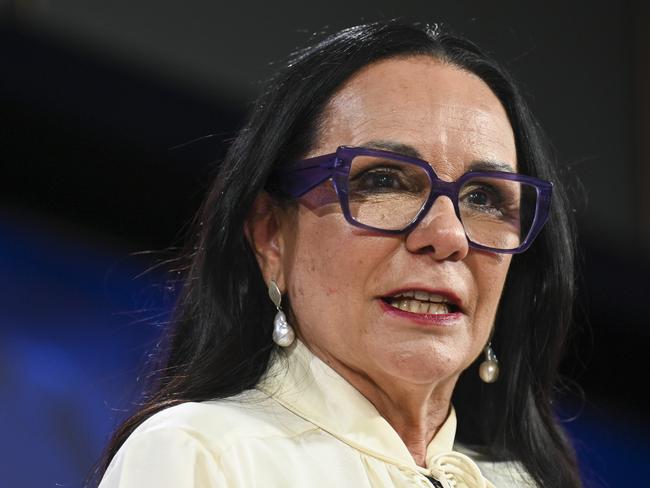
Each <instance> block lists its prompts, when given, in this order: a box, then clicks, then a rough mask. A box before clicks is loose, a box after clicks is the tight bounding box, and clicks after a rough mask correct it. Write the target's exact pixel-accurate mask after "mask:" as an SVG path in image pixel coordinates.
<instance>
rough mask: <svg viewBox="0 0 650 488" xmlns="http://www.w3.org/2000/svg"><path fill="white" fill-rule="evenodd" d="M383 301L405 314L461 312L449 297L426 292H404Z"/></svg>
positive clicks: (383, 298)
mask: <svg viewBox="0 0 650 488" xmlns="http://www.w3.org/2000/svg"><path fill="white" fill-rule="evenodd" d="M382 301H383V302H384V303H386V304H388V305H390V306H391V307H393V308H397V309H399V310H402V311H404V312H410V313H416V314H422V315H442V314H450V313H456V312H459V311H460V308H459V307H458V305H456V304H454V303H452V302H451V301H450V300H449V299H448V298H447V297H444V296H442V295H438V294H435V293H429V292H426V291H416V290H410V291H404V292H400V293H398V294H396V295H392V296H388V297H382Z"/></svg>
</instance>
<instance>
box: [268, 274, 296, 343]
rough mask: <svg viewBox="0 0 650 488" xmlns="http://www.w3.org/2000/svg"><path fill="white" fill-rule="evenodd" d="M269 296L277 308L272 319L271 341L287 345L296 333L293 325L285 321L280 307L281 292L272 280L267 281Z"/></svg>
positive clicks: (291, 341) (285, 318)
mask: <svg viewBox="0 0 650 488" xmlns="http://www.w3.org/2000/svg"><path fill="white" fill-rule="evenodd" d="M269 298H271V301H272V302H273V304H274V305H275V308H277V309H278V313H276V314H275V319H273V342H275V343H276V344H277V345H278V346H280V347H289V346H290V345H291V344H292V343H293V341H294V339H295V338H296V334H295V333H294V332H293V327H291V325H289V322H287V317H286V315H284V312H283V311H282V307H280V303H281V302H282V293H280V288H278V284H277V283H276V282H275V281H273V280H271V282H270V283H269Z"/></svg>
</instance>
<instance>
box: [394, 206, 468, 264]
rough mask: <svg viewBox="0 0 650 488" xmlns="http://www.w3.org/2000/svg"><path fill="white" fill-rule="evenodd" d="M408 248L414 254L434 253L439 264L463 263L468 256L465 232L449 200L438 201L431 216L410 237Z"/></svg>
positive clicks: (421, 222) (431, 209)
mask: <svg viewBox="0 0 650 488" xmlns="http://www.w3.org/2000/svg"><path fill="white" fill-rule="evenodd" d="M406 248H407V249H408V250H409V251H411V252H414V253H430V254H431V255H432V257H433V258H434V259H436V260H437V261H442V260H452V261H460V260H461V259H463V258H464V257H465V256H467V253H468V252H469V243H468V242H467V236H466V235H465V229H464V228H463V224H462V223H461V222H460V220H458V217H457V216H456V212H455V210H454V204H453V203H452V201H451V200H450V199H449V197H447V196H443V195H441V196H439V197H438V198H436V200H435V201H434V202H433V205H432V206H431V208H430V209H429V212H428V213H427V215H425V216H424V218H423V219H422V220H421V221H420V223H419V224H418V225H417V226H416V227H415V229H413V230H412V231H411V232H410V233H409V234H408V235H407V236H406Z"/></svg>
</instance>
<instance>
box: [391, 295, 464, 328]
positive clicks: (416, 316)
mask: <svg viewBox="0 0 650 488" xmlns="http://www.w3.org/2000/svg"><path fill="white" fill-rule="evenodd" d="M379 306H380V307H381V309H382V311H383V312H384V313H386V314H388V315H391V316H393V317H397V318H400V319H406V320H410V321H411V322H415V323H418V324H422V325H450V324H451V323H453V322H457V321H459V320H460V319H461V318H462V317H463V314H462V313H461V312H449V313H414V312H408V311H406V310H400V309H399V308H395V307H393V306H392V305H391V304H390V303H388V302H386V301H385V300H381V299H380V300H379Z"/></svg>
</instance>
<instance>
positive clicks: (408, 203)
mask: <svg viewBox="0 0 650 488" xmlns="http://www.w3.org/2000/svg"><path fill="white" fill-rule="evenodd" d="M328 179H331V180H332V185H333V187H334V190H335V191H336V195H337V197H338V200H339V203H340V205H341V210H342V211H343V215H344V216H345V219H346V220H347V221H348V222H349V223H350V224H351V225H354V226H356V227H360V228H362V229H366V230H371V231H375V232H380V233H383V234H390V235H396V234H403V233H408V232H409V231H411V230H412V229H413V228H415V227H416V226H417V225H418V223H419V222H420V221H421V220H422V219H423V218H424V216H425V215H426V214H427V212H428V211H429V209H430V208H431V206H432V205H433V203H434V202H435V200H436V198H438V197H440V196H446V197H449V199H450V200H451V201H452V203H453V205H454V210H455V212H456V216H457V217H458V219H459V220H460V222H461V223H462V225H463V228H464V229H465V235H466V236H467V240H468V243H469V245H470V246H472V247H474V248H477V249H483V250H486V251H493V252H498V253H507V254H514V253H520V252H523V251H525V250H526V249H528V248H529V247H530V245H531V244H532V242H533V240H534V239H535V237H536V236H537V235H538V234H539V232H540V231H541V230H542V227H543V226H544V224H545V223H546V220H547V219H548V213H549V208H550V204H551V194H552V191H553V184H552V183H550V182H548V181H544V180H540V179H537V178H533V177H531V176H525V175H521V174H517V173H510V172H504V171H469V172H467V173H465V174H464V175H462V176H461V177H460V178H459V179H458V180H456V181H451V182H447V181H443V180H441V179H440V178H438V176H437V175H436V174H435V172H434V171H433V169H432V167H431V165H430V164H429V163H427V162H426V161H424V160H422V159H417V158H413V157H409V156H404V155H402V154H398V153H394V152H390V151H383V150H378V149H369V148H363V147H348V146H341V147H339V148H338V149H337V150H336V152H334V153H331V154H325V155H323V156H316V157H313V158H309V159H304V160H302V161H297V162H294V163H291V164H289V165H288V166H285V167H283V168H280V169H278V170H276V171H274V173H273V175H272V176H271V183H272V185H273V186H275V187H276V188H278V189H279V190H281V191H282V192H284V193H286V194H287V195H288V196H291V197H293V198H299V197H301V196H303V195H304V194H305V193H307V192H309V191H310V190H312V189H314V188H315V187H317V186H318V185H320V184H321V183H323V182H325V181H327V180H328Z"/></svg>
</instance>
